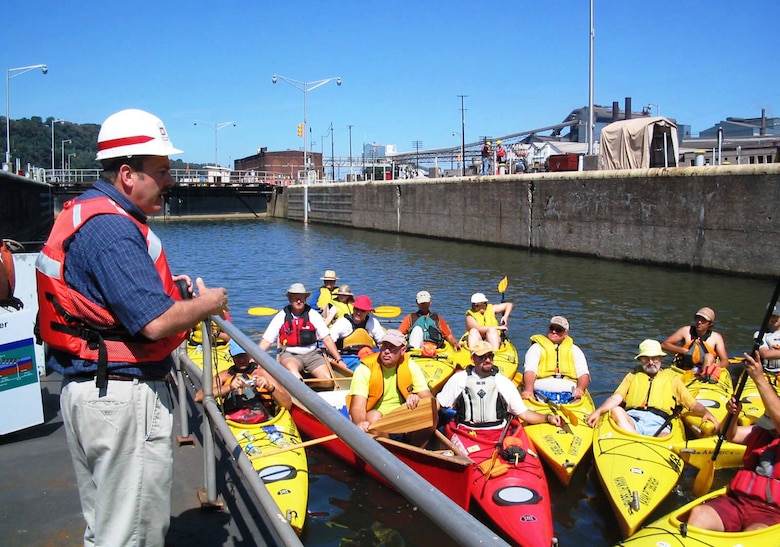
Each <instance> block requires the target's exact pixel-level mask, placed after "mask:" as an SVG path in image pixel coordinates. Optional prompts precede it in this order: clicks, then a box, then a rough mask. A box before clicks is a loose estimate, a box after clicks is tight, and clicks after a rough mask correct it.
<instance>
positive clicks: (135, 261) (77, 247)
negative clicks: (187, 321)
mask: <svg viewBox="0 0 780 547" xmlns="http://www.w3.org/2000/svg"><path fill="white" fill-rule="evenodd" d="M106 196H107V197H109V198H111V199H113V200H114V201H115V202H116V203H117V204H119V206H121V207H122V208H123V209H124V210H125V211H127V212H128V213H129V214H130V215H132V216H133V217H135V218H136V219H137V220H138V221H140V222H142V223H146V215H145V214H144V213H143V212H142V211H141V210H140V209H138V207H136V206H135V205H134V204H133V203H132V202H131V201H130V200H129V199H128V198H127V196H125V195H124V194H122V193H121V192H120V191H119V190H117V189H116V188H114V186H112V185H111V184H109V183H107V182H105V181H103V180H98V181H97V182H95V183H94V184H93V186H92V188H91V189H89V190H87V191H86V192H84V193H83V194H82V195H81V196H79V197H78V198H77V200H78V201H83V200H86V199H90V198H96V197H106ZM64 249H65V252H66V255H65V282H66V283H67V284H68V286H69V287H71V288H73V289H75V290H76V291H78V292H79V293H80V294H82V295H83V296H85V297H86V298H88V299H89V300H91V301H93V302H95V303H96V304H98V305H100V306H102V307H104V308H106V309H109V310H111V311H112V312H113V313H114V314H115V315H116V316H117V318H118V319H119V320H120V322H121V323H122V325H124V327H125V328H126V329H127V330H128V331H129V332H130V334H133V335H135V334H138V333H139V332H140V331H141V329H142V328H143V327H144V326H146V325H147V324H149V322H151V321H152V320H153V319H155V318H157V317H159V316H160V315H162V314H163V313H164V312H165V311H167V310H168V309H169V308H170V307H171V306H173V304H174V300H173V299H172V298H171V297H170V296H168V294H166V292H165V290H164V289H163V284H162V280H161V279H160V276H159V275H158V273H157V270H156V268H155V266H154V262H153V261H152V258H151V257H150V256H149V253H148V248H147V244H146V240H145V239H144V236H143V234H141V232H140V231H139V230H138V227H137V226H136V225H135V223H133V221H132V220H130V219H129V218H126V217H124V216H122V215H98V216H95V217H93V218H92V219H90V220H89V221H88V222H86V223H85V224H84V225H83V226H81V227H80V228H79V230H78V231H77V232H76V233H75V234H74V235H73V237H72V238H70V239H69V240H67V241H65V242H64ZM110 358H111V357H110V356H109V360H110ZM172 363H173V360H172V359H171V358H170V357H167V358H166V359H164V360H162V361H157V362H153V363H144V364H143V365H141V366H139V365H137V364H135V363H118V362H109V371H110V372H113V373H123V374H132V375H135V376H142V377H159V376H162V375H164V374H166V373H167V372H168V371H169V370H170V368H171V365H172ZM46 366H47V367H49V368H51V369H53V370H55V371H57V372H59V373H61V374H84V373H91V372H94V371H96V370H97V362H96V361H90V360H84V359H79V358H77V357H75V356H73V355H71V354H69V353H67V352H63V351H60V350H55V349H52V348H50V351H49V357H48V360H47V362H46Z"/></svg>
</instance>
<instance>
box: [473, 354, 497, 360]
mask: <svg viewBox="0 0 780 547" xmlns="http://www.w3.org/2000/svg"><path fill="white" fill-rule="evenodd" d="M474 357H476V358H477V359H478V360H479V361H487V360H488V359H490V360H491V361H492V360H493V354H492V353H486V354H485V355H474Z"/></svg>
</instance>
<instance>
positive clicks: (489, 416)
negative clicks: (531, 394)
mask: <svg viewBox="0 0 780 547" xmlns="http://www.w3.org/2000/svg"><path fill="white" fill-rule="evenodd" d="M497 373H498V367H496V366H494V367H493V370H492V372H491V374H490V376H488V377H487V378H481V377H480V376H479V375H478V374H474V365H469V366H468V367H466V375H467V376H466V388H465V389H464V390H463V393H462V394H461V395H460V396H459V397H458V399H457V401H455V419H456V421H457V422H458V423H462V424H464V425H467V426H469V427H490V426H494V425H500V424H502V423H503V422H504V419H505V418H506V415H507V412H506V401H504V398H503V397H502V396H501V394H500V393H499V392H498V387H497V386H496V374H497Z"/></svg>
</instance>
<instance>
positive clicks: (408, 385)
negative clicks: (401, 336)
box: [347, 353, 414, 410]
mask: <svg viewBox="0 0 780 547" xmlns="http://www.w3.org/2000/svg"><path fill="white" fill-rule="evenodd" d="M360 362H361V363H363V364H364V365H366V366H367V367H368V368H369V370H371V377H370V379H369V381H368V402H367V403H366V410H371V409H372V408H374V407H375V406H377V405H378V404H379V401H380V400H381V399H382V397H383V396H384V394H385V382H384V375H383V374H382V365H380V364H379V354H378V353H372V354H371V355H369V356H367V357H364V358H362V359H361V360H360ZM395 379H396V388H397V389H398V393H400V394H401V399H403V400H406V399H408V398H409V395H411V394H412V393H414V380H413V379H412V371H411V370H409V354H408V353H405V354H404V360H403V361H401V363H400V364H399V365H398V366H397V367H396V371H395ZM351 402H352V396H351V395H347V408H349V406H350V404H351Z"/></svg>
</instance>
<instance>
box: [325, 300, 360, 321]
mask: <svg viewBox="0 0 780 547" xmlns="http://www.w3.org/2000/svg"><path fill="white" fill-rule="evenodd" d="M330 305H331V306H333V307H334V308H336V319H338V318H339V317H344V316H345V315H349V314H351V313H352V312H353V311H354V309H355V308H353V307H352V303H351V302H342V301H341V300H339V299H335V300H333V302H331V303H330ZM336 319H334V321H335V320H336Z"/></svg>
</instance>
